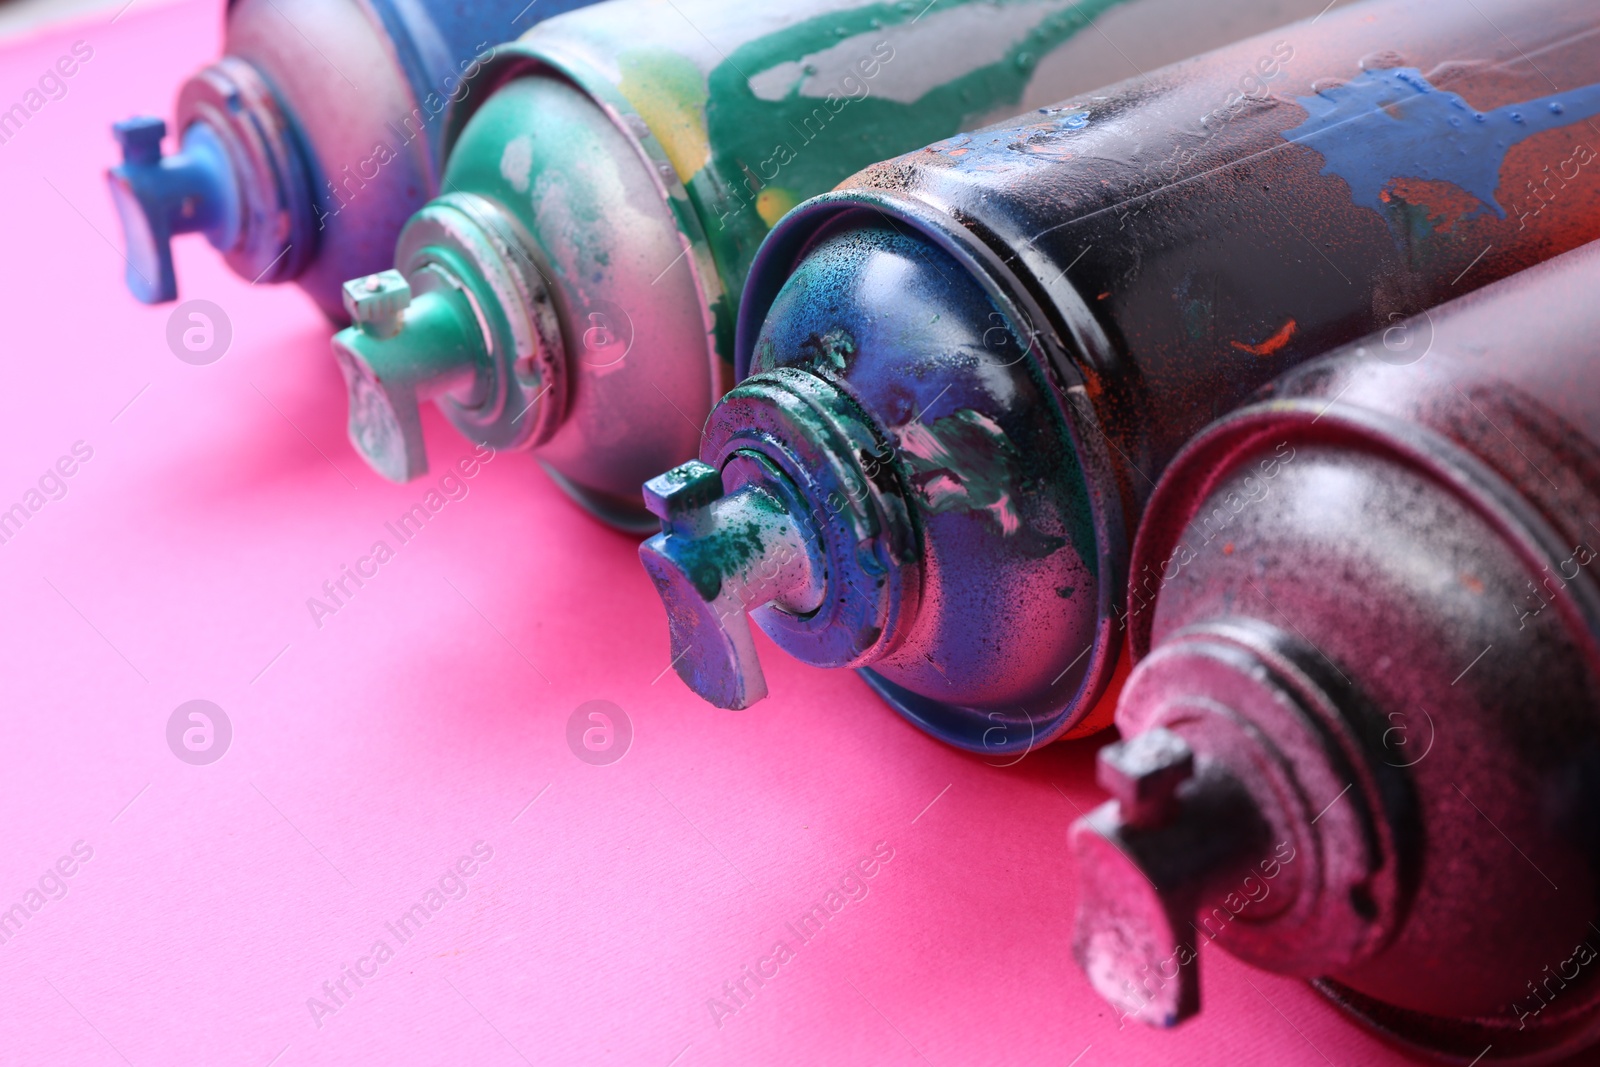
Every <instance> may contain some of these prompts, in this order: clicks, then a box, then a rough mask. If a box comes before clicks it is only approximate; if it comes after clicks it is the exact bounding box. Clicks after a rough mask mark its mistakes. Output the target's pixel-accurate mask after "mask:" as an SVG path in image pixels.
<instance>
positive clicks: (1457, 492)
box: [1072, 168, 1600, 1064]
mask: <svg viewBox="0 0 1600 1067" xmlns="http://www.w3.org/2000/svg"><path fill="white" fill-rule="evenodd" d="M1569 173H1570V168H1569ZM1597 293H1600V245H1590V246H1588V247H1586V248H1583V249H1580V250H1578V251H1575V252H1571V253H1568V254H1567V255H1565V256H1562V257H1560V258H1559V259H1556V260H1554V261H1552V262H1550V263H1547V264H1544V265H1542V266H1538V267H1535V268H1532V269H1530V270H1528V271H1526V272H1525V273H1522V274H1519V275H1517V276H1516V277H1514V278H1510V279H1508V280H1506V281H1503V282H1500V283H1499V284H1497V285H1495V286H1492V287H1490V288H1487V289H1484V290H1482V291H1480V292H1478V293H1475V294H1473V295H1472V296H1469V297H1466V298H1464V299H1461V300H1458V301H1455V302H1453V303H1451V304H1447V305H1445V306H1444V307H1441V308H1438V309H1435V310H1434V311H1433V312H1432V313H1431V314H1429V315H1427V316H1426V317H1421V318H1416V319H1412V320H1409V321H1406V322H1403V323H1397V324H1396V325H1395V326H1394V327H1392V328H1391V329H1389V330H1387V331H1385V332H1383V333H1379V334H1374V335H1373V336H1371V337H1368V338H1367V339H1366V340H1364V341H1362V342H1360V343H1359V344H1357V345H1354V346H1352V347H1349V348H1346V349H1343V350H1341V351H1339V352H1336V353H1334V354H1332V355H1329V356H1327V357H1326V358H1323V359H1318V360H1316V361H1314V362H1311V363H1308V364H1306V365H1304V366H1302V367H1300V368H1298V369H1296V370H1294V371H1291V372H1290V373H1289V374H1288V375H1286V376H1285V377H1284V378H1282V379H1280V380H1279V381H1278V382H1277V383H1276V385H1275V386H1274V387H1273V389H1272V391H1271V393H1270V399H1268V400H1265V401H1263V402H1260V403H1257V404H1254V405H1252V406H1250V407H1246V408H1243V409H1242V410H1240V411H1238V412H1236V413H1235V414H1233V415H1230V416H1228V417H1227V418H1224V419H1222V420H1221V421H1219V422H1217V423H1215V424H1213V425H1212V426H1211V427H1210V428H1209V429H1207V430H1206V431H1205V433H1203V434H1202V435H1200V436H1199V437H1198V438H1196V439H1195V440H1194V441H1193V442H1192V443H1191V444H1190V445H1189V446H1188V447H1187V448H1185V449H1184V450H1183V452H1182V453H1181V454H1180V455H1179V457H1178V459H1177V460H1175V461H1174V463H1173V464H1172V466H1171V467H1170V468H1169V469H1168V471H1167V473H1166V474H1165V475H1164V476H1163V477H1162V479H1161V482H1160V485H1159V486H1158V488H1157V489H1156V492H1155V493H1154V495H1153V496H1152V498H1151V501H1150V505H1149V509H1148V511H1147V512H1146V514H1145V518H1144V522H1143V525H1142V526H1141V527H1140V531H1139V536H1138V539H1137V546H1136V549H1135V552H1134V572H1135V574H1136V575H1138V576H1139V577H1138V578H1136V580H1135V583H1134V587H1135V588H1134V592H1133V593H1132V594H1131V596H1132V598H1133V602H1134V603H1135V604H1136V607H1135V609H1134V610H1133V611H1132V612H1130V621H1131V626H1130V632H1131V644H1132V648H1133V652H1134V655H1135V658H1136V660H1137V661H1138V665H1137V666H1136V667H1135V668H1134V670H1133V673H1132V675H1131V676H1130V678H1129V680H1128V683H1127V685H1126V687H1125V688H1124V690H1123V693H1122V698H1121V701H1120V703H1119V705H1118V707H1117V716H1116V718H1117V725H1118V726H1119V727H1120V728H1121V730H1122V733H1123V737H1124V739H1125V740H1123V741H1122V742H1121V743H1119V744H1117V745H1113V746H1109V747H1108V748H1106V749H1104V750H1102V751H1101V753H1100V778H1101V781H1102V782H1103V783H1104V784H1105V785H1106V786H1107V787H1108V788H1109V789H1110V791H1111V792H1112V794H1113V795H1114V796H1115V797H1116V798H1117V799H1116V800H1114V801H1112V802H1109V803H1107V804H1105V805H1104V806H1102V807H1101V808H1099V809H1098V810H1096V811H1095V812H1093V813H1092V814H1090V815H1089V816H1088V817H1087V818H1085V819H1083V820H1081V821H1080V822H1079V823H1078V824H1077V825H1076V826H1075V827H1074V829H1073V834H1072V836H1073V843H1074V846H1075V848H1076V851H1077V853H1078V857H1079V869H1080V871H1081V876H1082V879H1083V883H1084V886H1083V893H1082V896H1081V897H1080V900H1079V913H1078V931H1077V937H1076V943H1075V948H1076V952H1077V957H1078V960H1079V962H1080V963H1081V964H1082V965H1083V967H1084V968H1085V970H1086V971H1087V973H1088V975H1089V978H1090V980H1091V982H1092V983H1093V984H1094V986H1095V987H1096V988H1097V989H1098V990H1099V991H1100V992H1101V993H1102V994H1103V995H1105V996H1106V997H1107V998H1108V999H1110V1000H1111V1001H1112V1002H1113V1003H1115V1004H1116V1005H1117V1006H1118V1007H1119V1008H1120V1009H1121V1010H1122V1011H1123V1012H1124V1013H1125V1014H1126V1015H1127V1016H1129V1017H1132V1018H1135V1019H1138V1020H1140V1021H1143V1022H1147V1023H1153V1024H1156V1025H1172V1024H1174V1023H1176V1022H1178V1021H1180V1020H1181V1019H1183V1018H1184V1017H1186V1016H1187V1015H1189V1014H1191V1013H1192V1012H1194V1011H1195V1010H1197V1008H1198V1006H1199V1000H1198V985H1197V973H1196V963H1195V960H1196V955H1197V952H1198V951H1200V950H1201V945H1202V944H1203V943H1204V942H1207V941H1215V942H1216V944H1217V947H1220V948H1222V949H1224V950H1226V951H1228V952H1231V953H1233V954H1234V955H1236V956H1238V957H1240V958H1242V959H1244V960H1246V961H1248V962H1251V963H1253V964H1255V965H1257V966H1260V967H1264V968H1266V969H1267V970H1271V971H1276V972H1279V973H1282V974H1286V975H1294V976H1300V977H1305V978H1312V979H1319V983H1318V984H1319V986H1320V987H1321V988H1322V990H1323V991H1324V992H1325V993H1327V994H1328V996H1330V997H1331V998H1332V999H1333V1000H1334V1001H1335V1002H1337V1003H1338V1004H1340V1005H1341V1006H1343V1007H1344V1008H1346V1009H1348V1010H1349V1011H1350V1012H1352V1013H1353V1014H1355V1015H1357V1016H1358V1017H1360V1018H1361V1019H1363V1020H1364V1021H1365V1022H1367V1023H1368V1024H1370V1025H1372V1026H1374V1027H1376V1028H1377V1029H1379V1030H1382V1031H1385V1032H1387V1033H1388V1034H1390V1035H1391V1036H1393V1037H1395V1038H1397V1039H1399V1040H1400V1041H1403V1042H1405V1043H1407V1044H1410V1045H1412V1046H1415V1047H1417V1048H1420V1049H1423V1050H1426V1051H1428V1052H1431V1053H1434V1054H1436V1055H1438V1056H1440V1057H1442V1058H1444V1059H1447V1060H1450V1061H1453V1062H1457V1063H1462V1064H1465V1063H1468V1062H1482V1063H1503V1062H1518V1063H1533V1062H1548V1061H1550V1060H1552V1059H1554V1058H1556V1057H1557V1056H1558V1055H1560V1054H1564V1053H1567V1052H1571V1051H1573V1050H1574V1049H1576V1048H1579V1047H1583V1046H1586V1045H1589V1044H1591V1043H1593V1042H1595V1041H1596V1040H1597V1039H1600V932H1597V929H1596V925H1597V924H1600V905H1597V903H1596V902H1597V900H1600V832H1597V830H1596V824H1595V818H1594V813H1595V811H1596V810H1597V809H1600V361H1597V359H1596V348H1595V327H1596V324H1597V322H1600V318H1597V316H1596V311H1595V308H1596V303H1595V298H1596V294H1597ZM1205 951H1211V950H1210V949H1206V950H1205ZM1479 1056H1482V1060H1481V1061H1479V1060H1477V1059H1476V1057H1479ZM1591 1062H1592V1061H1591Z"/></svg>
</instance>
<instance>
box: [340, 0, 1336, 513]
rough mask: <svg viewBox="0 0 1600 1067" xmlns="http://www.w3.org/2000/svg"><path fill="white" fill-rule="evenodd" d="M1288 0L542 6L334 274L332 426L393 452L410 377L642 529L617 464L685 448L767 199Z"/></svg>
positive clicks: (720, 372) (396, 457)
mask: <svg viewBox="0 0 1600 1067" xmlns="http://www.w3.org/2000/svg"><path fill="white" fill-rule="evenodd" d="M1299 6H1305V7H1314V6H1315V4H1314V3H1313V2H1312V0H1289V3H1285V2H1284V0H1245V2H1243V3H1234V4H1230V5H1229V8H1230V18H1231V20H1232V21H1230V22H1228V23H1226V24H1217V23H1216V22H1215V20H1214V19H1213V18H1212V17H1211V16H1210V14H1209V13H1208V12H1207V11H1205V10H1203V9H1201V8H1200V6H1199V5H1195V4H1192V3H1190V2H1189V0H1181V2H1179V0H1000V2H994V0H940V2H938V3H933V4H930V3H928V2H927V0H916V2H910V0H904V2H890V3H882V2H869V0H842V2H841V0H766V2H762V3H753V4H740V3H730V2H727V0H672V2H667V0H623V2H619V3H612V4H607V5H605V6H604V7H603V8H594V9H591V10H586V11H581V12H576V13H574V14H571V15H566V16H562V17H560V18H556V19H551V20H549V21H548V22H545V23H543V24H542V25H540V26H539V27H538V28H537V29H535V30H533V31H532V32H531V33H529V34H528V35H526V36H525V37H523V38H522V40H520V41H519V42H517V43H516V44H514V45H510V46H507V47H506V48H504V49H501V50H500V51H499V52H498V53H497V55H496V58H495V59H494V61H493V62H492V63H490V64H489V65H488V70H487V73H486V74H485V76H484V82H485V94H484V95H477V93H476V90H475V95H474V97H473V98H472V101H471V102H470V103H469V104H468V105H467V108H466V109H463V115H465V114H466V112H467V111H470V112H471V114H470V118H466V119H465V122H464V127H463V128H462V129H461V130H460V132H459V136H453V137H452V141H453V144H452V146H451V148H450V154H449V159H448V162H447V168H446V174H445V179H444V189H445V194H444V195H443V196H441V197H440V198H439V199H438V200H436V201H434V202H433V203H431V204H429V205H428V206H427V207H426V208H425V209H424V210H422V211H421V212H419V213H418V214H417V216H416V217H415V218H414V219H413V220H412V221H411V223H410V224H409V225H408V227H407V228H406V230H405V232H404V234H403V235H402V236H401V238H400V242H399V248H398V251H397V253H396V257H395V265H396V267H397V268H398V273H397V274H396V273H386V274H384V275H381V276H379V277H376V278H370V279H366V278H364V279H358V280H357V281H355V282H353V283H351V286H350V291H349V297H348V299H349V300H350V302H351V307H352V309H353V316H354V317H355V319H356V320H357V324H358V325H357V328H354V329H351V330H348V331H346V332H344V333H343V334H341V335H340V336H339V337H338V338H337V339H336V341H335V351H336V353H337V355H338V357H339V359H340V363H341V365H342V367H343V369H344V372H345V375H346V378H347V380H348V382H349V386H350V435H351V439H352V441H353V442H354V443H355V445H356V447H357V449H358V450H359V451H360V452H361V453H362V454H363V455H364V456H365V457H366V458H367V459H368V460H369V461H370V462H371V463H372V464H373V466H374V467H376V468H377V469H378V470H379V471H381V472H382V473H383V474H385V475H386V476H388V477H390V478H394V479H396V480H404V479H407V478H413V477H416V476H417V475H419V474H420V473H421V472H422V471H424V470H425V469H426V462H427V460H426V453H425V450H424V447H423V441H422V434H421V422H420V420H419V415H418V404H419V403H420V402H421V401H424V400H427V399H433V400H434V401H435V402H436V403H438V404H439V406H440V408H441V409H442V410H443V412H444V413H445V415H446V416H447V417H448V418H449V419H450V421H451V422H452V423H453V424H454V425H455V426H456V427H457V428H458V429H459V430H460V431H461V432H462V433H464V434H466V435H467V436H468V437H470V438H472V439H473V440H475V441H477V442H479V443H481V444H487V445H490V446H492V447H495V448H501V449H504V448H536V449H537V450H538V456H539V459H540V461H541V462H542V463H543V464H544V465H545V467H546V469H547V470H549V471H550V472H551V474H552V475H553V476H554V477H555V479H556V480H557V481H558V482H559V483H560V484H561V485H562V486H563V487H564V488H565V489H567V490H568V491H569V492H570V493H571V494H572V495H573V496H574V497H575V498H576V499H577V500H578V501H580V502H581V503H582V504H583V505H584V506H586V507H588V508H589V509H590V510H591V511H592V512H594V513H595V514H596V515H598V516H600V517H601V518H602V519H604V520H606V521H608V522H611V523H614V524H616V525H618V526H622V527H624V528H629V529H635V530H638V531H640V532H644V531H646V530H648V529H651V528H653V527H654V526H655V523H654V520H652V519H651V517H650V515H649V514H648V513H647V512H645V511H644V509H643V508H642V507H641V505H640V502H639V483H640V482H642V481H643V480H644V479H645V478H647V477H649V476H650V475H652V474H654V473H657V472H659V471H661V470H663V469H664V468H666V467H668V466H671V465H672V464H673V463H679V462H682V461H684V460H687V459H690V458H693V457H694V456H695V455H696V454H697V451H698V447H699V443H700V431H701V427H702V425H703V424H704V422H705V418H706V415H707V413H708V412H709V411H710V408H711V405H712V404H713V403H714V402H715V401H716V399H717V397H719V396H721V395H722V393H723V391H724V390H726V388H727V387H728V386H729V385H731V384H732V382H731V380H730V379H731V368H732V364H733V326H734V316H735V311H736V308H737V306H738V299H739V294H740V291H741V289H742V287H743V281H744V277H745V275H746V273H747V271H748V269H749V264H750V261H751V259H752V257H753V256H754V254H755V251H756V249H757V247H758V246H759V245H760V242H761V239H762V238H763V237H764V236H765V235H766V233H767V230H768V227H769V226H770V225H771V224H772V223H773V222H775V221H777V219H778V218H779V217H780V216H781V215H782V214H783V212H784V211H786V210H787V209H789V208H790V207H792V206H793V205H794V204H795V203H797V202H798V201H800V200H802V199H804V198H806V197H807V196H810V195H812V194H815V193H821V192H825V191H827V190H828V189H831V188H832V187H833V186H834V185H836V184H837V183H838V182H839V181H841V180H842V179H844V178H845V177H846V176H848V175H849V174H851V173H852V172H854V171H856V170H858V169H859V168H861V167H864V166H867V165H868V164H870V163H873V162H875V161H877V160H880V159H884V158H886V157H888V156H890V155H893V154H895V153H897V152H904V151H908V150H910V149H911V148H914V147H916V146H917V145H921V144H926V143H928V141H930V140H933V139H935V138H938V137H943V136H948V135H950V134H953V133H956V132H957V131H959V130H963V129H969V128H971V127H972V126H973V125H974V124H978V123H984V122H990V121H994V120H996V119H999V118H1002V117H1004V116H1007V115H1013V114H1016V113H1017V111H1018V110H1019V109H1021V108H1023V107H1034V106H1038V105H1040V104H1044V103H1048V102H1050V101H1051V100H1055V99H1059V98H1060V96H1061V95H1062V94H1063V93H1068V92H1072V91H1078V90H1082V89H1087V88H1090V87H1092V86H1094V85H1099V84H1103V83H1104V82H1105V81H1106V80H1111V79H1115V78H1119V77H1126V76H1131V75H1133V74H1134V73H1135V69H1136V67H1148V66H1149V65H1150V64H1152V63H1160V62H1167V61H1170V60H1172V59H1176V58H1180V57H1182V56H1186V55H1190V54H1192V53H1193V52H1194V51H1195V50H1196V49H1197V48H1199V47H1202V46H1203V45H1204V44H1206V43H1221V42H1222V41H1224V40H1232V39H1235V37H1234V36H1231V35H1232V34H1235V33H1236V32H1237V31H1240V30H1243V29H1244V28H1245V27H1246V26H1249V25H1252V24H1254V26H1256V27H1259V28H1265V27H1266V26H1270V25H1275V24H1277V23H1276V21H1275V20H1276V19H1277V16H1279V15H1281V14H1283V13H1284V9H1285V7H1299ZM1225 35H1229V36H1225ZM1108 42H1112V43H1108ZM1124 56H1126V57H1127V58H1124Z"/></svg>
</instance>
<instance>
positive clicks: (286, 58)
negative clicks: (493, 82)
mask: <svg viewBox="0 0 1600 1067" xmlns="http://www.w3.org/2000/svg"><path fill="white" fill-rule="evenodd" d="M588 2H592V0H544V2H543V3H541V4H539V6H538V7H537V8H534V7H532V6H531V5H528V4H526V3H525V2H523V3H518V2H516V0H493V2H489V3H472V4H469V3H463V2H460V0H231V2H230V3H229V4H228V12H227V23H226V30H225V39H224V48H223V56H222V58H221V59H219V60H218V61H217V62H215V63H213V64H211V65H210V66H207V67H205V68H203V69H201V70H200V71H198V72H196V73H195V74H194V75H193V76H191V77H190V78H189V80H188V81H187V82H185V83H184V85H183V88H182V89H180V90H179V92H178V102H177V110H176V113H175V122H174V124H173V125H174V128H175V130H176V132H177V141H178V150H177V151H176V152H175V153H173V154H172V155H169V156H165V157H163V156H162V154H161V142H162V139H163V138H164V137H165V136H166V132H167V125H166V123H165V122H163V121H162V120H161V119H158V118H134V119H129V120H127V121H125V122H119V123H117V124H116V125H115V126H114V127H113V131H114V132H115V134H116V137H117V140H118V141H119V142H120V143H121V145H122V152H123V161H122V163H121V164H120V165H118V166H115V167H112V168H111V170H110V171H109V172H108V174H107V178H108V180H109V182H110V186H111V194H112V198H113V200H114V201H115V202H116V206H117V211H118V214H120V215H121V217H122V226H123V232H124V235H125V237H126V243H127V249H128V254H127V260H128V269H127V282H128V288H129V289H130V290H132V292H133V295H134V296H135V297H137V298H138V299H140V300H142V301H144V302H145V303H147V304H154V303H161V302H163V301H168V300H175V299H177V294H178V286H177V278H176V276H175V274H174V272H173V266H172V249H171V241H172V238H173V237H175V236H177V235H179V234H183V233H193V232H196V231H199V232H202V233H204V234H205V235H206V237H207V238H208V239H209V240H210V242H211V244H212V245H213V246H214V247H215V248H216V249H217V251H219V252H221V253H222V255H223V257H224V258H225V259H226V260H227V262H228V265H229V266H230V267H232V268H233V270H234V272H235V273H237V274H238V275H239V276H240V277H242V278H247V279H249V280H250V281H252V282H259V283H262V284H266V283H276V282H288V281H294V282H298V283H299V284H300V286H301V287H302V288H303V289H305V290H306V292H307V293H308V294H310V296H311V298H312V299H313V300H315V301H316V302H317V304H318V305H319V306H320V307H321V308H322V310H323V311H324V312H325V313H327V315H328V316H329V317H330V318H331V319H333V320H335V321H338V322H342V321H344V315H345V312H344V308H343V305H342V303H341V295H340V286H341V284H342V283H343V282H344V280H345V279H347V278H349V277H351V276H352V275H355V274H361V273H367V272H370V271H374V270H380V269H382V268H383V266H384V265H385V264H387V263H388V262H389V258H390V256H391V254H392V253H393V251H394V240H395V237H396V235H397V234H399V232H400V227H401V226H402V225H403V224H404V222H405V220H406V219H407V218H408V217H409V216H410V215H411V213H412V212H414V211H415V210H417V208H419V207H421V206H422V204H423V203H424V201H426V200H427V198H428V197H429V196H431V195H432V194H433V193H435V192H436V191H437V190H438V187H439V160H440V158H441V156H440V144H441V142H442V138H443V131H444V128H445V124H446V114H447V112H448V111H449V110H450V108H451V107H452V106H455V105H458V104H459V103H460V101H462V100H463V99H465V98H466V97H467V96H468V95H469V94H470V92H471V91H472V90H471V88H470V82H471V80H472V78H473V77H474V76H475V75H476V73H477V71H478V68H479V66H480V65H481V64H482V63H483V62H484V61H485V60H486V59H487V57H488V54H489V52H490V51H491V49H492V47H493V46H494V45H495V44H497V43H499V42H500V41H503V40H505V39H507V38H509V37H512V36H515V35H516V34H517V33H520V32H522V31H523V30H526V29H527V28H528V27H529V26H530V25H531V24H532V23H533V22H534V21H537V20H538V19H540V18H543V17H545V16H547V15H551V14H555V13H558V12H561V11H567V10H571V9H572V8H576V7H582V6H584V4H585V3H588Z"/></svg>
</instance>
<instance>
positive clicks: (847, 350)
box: [800, 329, 856, 374]
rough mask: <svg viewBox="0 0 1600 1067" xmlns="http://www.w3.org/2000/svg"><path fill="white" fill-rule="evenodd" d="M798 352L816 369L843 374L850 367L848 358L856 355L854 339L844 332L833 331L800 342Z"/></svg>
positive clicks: (839, 330)
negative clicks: (810, 361)
mask: <svg viewBox="0 0 1600 1067" xmlns="http://www.w3.org/2000/svg"><path fill="white" fill-rule="evenodd" d="M800 350H801V351H802V352H805V353H806V354H807V356H808V357H809V358H810V359H811V360H812V361H813V363H814V365H815V366H817V367H818V368H820V369H826V370H832V371H835V372H837V373H840V374H843V373H844V371H845V369H846V368H847V367H848V366H849V365H850V357H852V356H854V355H855V354H856V339H855V338H854V337H851V336H850V334H849V333H848V332H847V331H845V330H841V329H834V330H829V331H828V332H827V333H825V334H823V335H822V336H820V337H819V336H817V335H816V334H812V335H811V336H810V337H808V338H806V339H805V340H804V341H803V342H801V344H800Z"/></svg>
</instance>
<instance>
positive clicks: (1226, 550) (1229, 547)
mask: <svg viewBox="0 0 1600 1067" xmlns="http://www.w3.org/2000/svg"><path fill="white" fill-rule="evenodd" d="M1222 554H1223V555H1224V556H1231V555H1233V542H1232V541H1229V542H1228V543H1227V544H1225V545H1223V546H1222Z"/></svg>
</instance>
